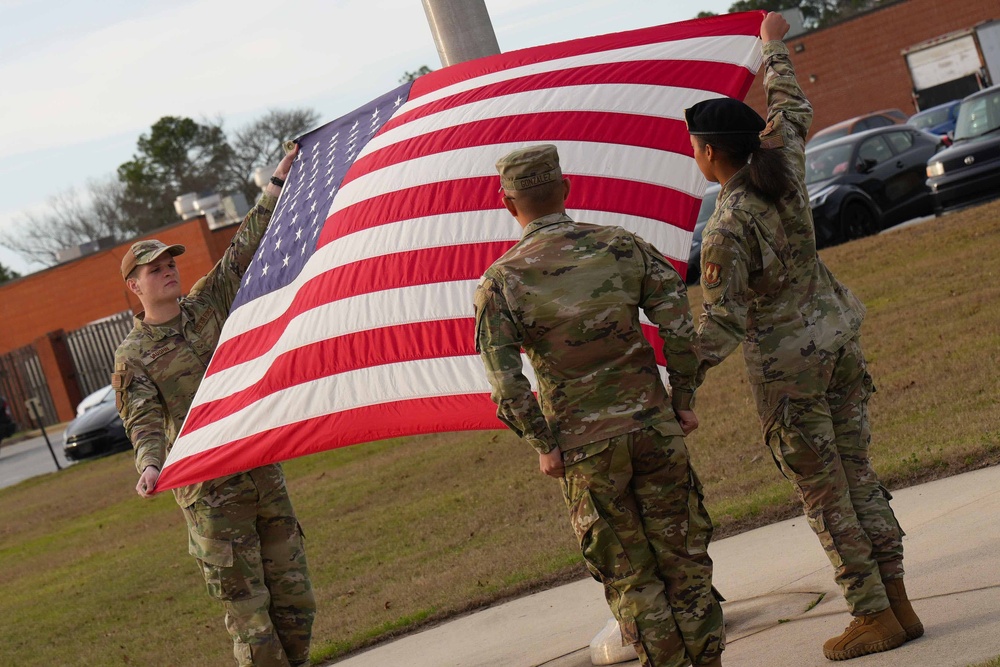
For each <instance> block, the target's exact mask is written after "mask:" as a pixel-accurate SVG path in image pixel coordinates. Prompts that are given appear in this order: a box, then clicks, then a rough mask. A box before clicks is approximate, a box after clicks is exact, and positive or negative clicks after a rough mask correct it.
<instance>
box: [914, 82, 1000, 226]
mask: <svg viewBox="0 0 1000 667" xmlns="http://www.w3.org/2000/svg"><path fill="white" fill-rule="evenodd" d="M927 187H928V188H929V189H930V192H931V199H932V200H933V202H934V212H935V213H942V212H944V211H945V210H948V209H952V208H957V207H959V206H965V205H967V204H973V203H976V202H980V201H986V200H987V199H993V198H995V197H1000V86H993V87H992V88H987V89H986V90H981V91H979V92H978V93H974V94H972V95H969V96H968V97H966V98H965V99H964V100H962V105H961V106H960V107H959V108H958V122H957V123H956V125H955V137H954V139H953V141H952V146H951V148H949V149H947V150H943V151H941V152H940V153H938V154H937V155H935V156H933V157H932V158H931V159H930V160H928V161H927Z"/></svg>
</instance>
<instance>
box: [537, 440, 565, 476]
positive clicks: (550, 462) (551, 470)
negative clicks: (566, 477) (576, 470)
mask: <svg viewBox="0 0 1000 667" xmlns="http://www.w3.org/2000/svg"><path fill="white" fill-rule="evenodd" d="M538 469H539V470H541V471H542V473H544V474H546V475H548V476H549V477H555V478H556V479H558V478H560V477H562V476H563V473H565V472H566V469H565V468H564V467H563V460H562V450H561V449H559V447H556V448H555V449H553V450H552V451H551V452H549V453H548V454H539V455H538Z"/></svg>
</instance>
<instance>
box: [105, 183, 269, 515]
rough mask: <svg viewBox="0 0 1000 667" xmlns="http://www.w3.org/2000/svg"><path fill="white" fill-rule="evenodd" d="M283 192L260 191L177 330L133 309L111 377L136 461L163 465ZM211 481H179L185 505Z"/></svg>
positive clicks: (187, 301)
mask: <svg viewBox="0 0 1000 667" xmlns="http://www.w3.org/2000/svg"><path fill="white" fill-rule="evenodd" d="M276 201H277V200H276V199H275V198H274V197H271V196H269V195H266V194H265V195H262V196H261V198H260V199H259V200H258V201H257V204H256V206H254V207H253V209H251V210H250V212H249V213H248V214H247V217H246V218H245V219H244V220H243V224H242V225H241V226H240V228H239V230H238V231H237V232H236V235H235V237H234V238H233V242H232V243H231V244H230V246H229V248H228V249H227V250H226V252H225V254H224V255H223V256H222V259H220V260H219V262H218V264H216V265H215V266H214V267H213V268H212V270H211V271H209V273H208V274H207V275H206V276H204V277H203V278H202V279H201V280H199V281H198V282H197V283H195V285H194V286H193V287H192V288H191V291H190V292H189V293H188V294H187V296H185V297H182V298H181V300H180V307H181V315H180V324H179V330H178V329H174V328H171V327H169V326H155V325H150V324H146V323H145V322H144V321H143V316H144V313H139V314H138V315H136V316H135V320H134V322H135V324H134V326H133V328H132V331H130V332H129V334H128V336H126V337H125V340H124V341H123V342H122V344H121V345H120V346H118V350H117V351H116V352H115V373H114V375H113V376H112V384H113V385H114V386H115V388H116V391H117V396H116V398H117V401H118V412H119V414H120V415H121V418H122V421H123V422H124V424H125V432H126V433H128V437H129V439H130V440H131V441H132V446H133V447H134V448H135V467H136V469H137V470H138V471H139V472H140V473H141V472H142V471H143V470H145V469H146V466H150V465H153V466H156V467H157V468H161V469H162V467H163V462H164V460H165V459H166V458H167V453H168V452H169V451H170V448H171V446H172V445H173V443H174V439H175V438H176V437H177V433H178V432H179V431H180V429H181V425H182V424H183V423H184V418H185V417H186V416H187V411H188V408H190V407H191V401H192V400H193V399H194V394H195V392H196V391H197V390H198V385H199V384H201V379H202V377H203V376H204V375H205V369H206V368H207V367H208V361H209V359H211V358H212V353H213V352H214V351H215V347H216V345H218V343H219V336H220V335H221V333H222V325H223V323H224V322H225V320H226V317H228V315H229V309H230V307H231V306H232V303H233V300H234V299H235V298H236V290H237V289H239V286H240V280H241V279H242V277H243V274H244V272H245V271H246V268H247V266H248V265H249V264H250V260H251V259H253V255H254V253H255V252H256V250H257V246H258V245H260V240H261V238H262V237H263V235H264V231H265V230H266V229H267V224H268V222H269V221H270V220H271V214H272V212H273V211H274V205H275V202H276ZM211 485H212V482H205V483H202V484H195V485H192V486H186V487H183V488H180V489H174V497H175V498H176V499H177V502H178V503H179V504H180V505H181V507H187V506H189V505H191V504H192V503H194V502H195V501H197V500H198V499H200V498H202V497H203V496H204V495H205V494H206V493H207V492H208V490H209V487H210V486H211Z"/></svg>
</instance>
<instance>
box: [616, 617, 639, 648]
mask: <svg viewBox="0 0 1000 667" xmlns="http://www.w3.org/2000/svg"><path fill="white" fill-rule="evenodd" d="M619 614H620V617H619V619H618V628H619V629H620V630H621V633H622V646H634V645H636V644H638V643H639V626H638V625H636V622H635V619H634V618H632V615H631V614H629V613H628V612H625V611H621V610H619Z"/></svg>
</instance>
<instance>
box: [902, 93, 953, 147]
mask: <svg viewBox="0 0 1000 667" xmlns="http://www.w3.org/2000/svg"><path fill="white" fill-rule="evenodd" d="M961 104H962V100H953V101H951V102H948V103H946V104H939V105H938V106H936V107H931V108H930V109H925V110H923V111H921V112H919V113H915V114H913V115H912V116H910V119H909V120H908V121H906V123H907V125H912V126H913V127H915V128H917V129H918V130H924V131H925V132H930V133H931V134H933V135H936V136H939V137H941V140H942V141H943V142H944V144H945V145H946V146H950V145H951V140H952V135H953V134H954V133H955V121H957V120H958V107H959V106H960V105H961Z"/></svg>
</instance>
